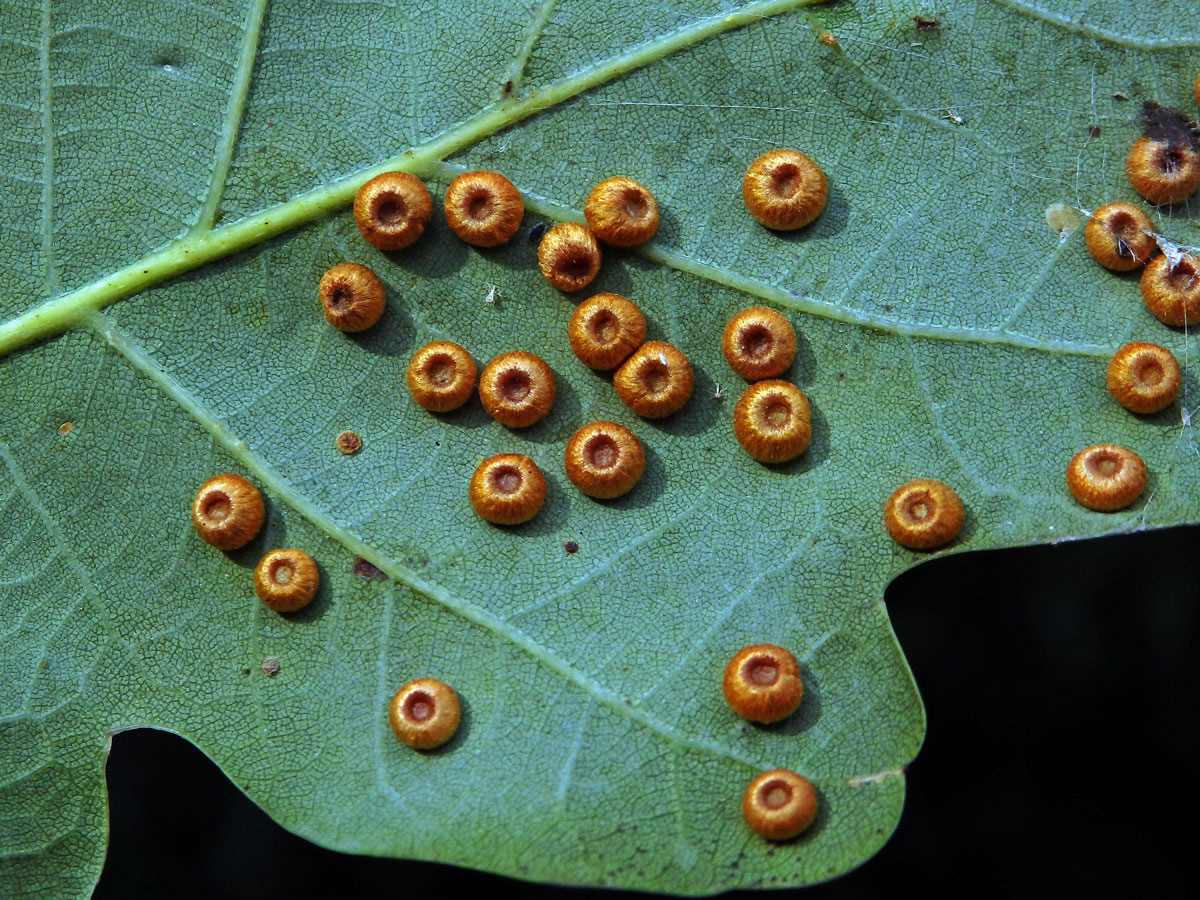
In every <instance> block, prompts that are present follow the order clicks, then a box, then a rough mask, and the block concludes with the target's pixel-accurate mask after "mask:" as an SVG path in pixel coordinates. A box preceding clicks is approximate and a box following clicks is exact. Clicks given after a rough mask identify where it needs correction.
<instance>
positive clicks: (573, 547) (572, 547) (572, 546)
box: [563, 541, 579, 553]
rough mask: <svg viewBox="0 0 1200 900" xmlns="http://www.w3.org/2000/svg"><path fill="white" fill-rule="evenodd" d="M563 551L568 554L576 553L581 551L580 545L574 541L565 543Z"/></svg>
mask: <svg viewBox="0 0 1200 900" xmlns="http://www.w3.org/2000/svg"><path fill="white" fill-rule="evenodd" d="M563 549H564V550H566V551H567V552H568V553H575V552H576V551H578V550H579V545H578V544H577V543H575V542H574V541H563Z"/></svg>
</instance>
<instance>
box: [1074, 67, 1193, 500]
mask: <svg viewBox="0 0 1200 900" xmlns="http://www.w3.org/2000/svg"><path fill="white" fill-rule="evenodd" d="M1196 92H1197V103H1200V79H1197V82H1196ZM1145 113H1146V119H1147V123H1148V126H1149V127H1148V128H1147V131H1146V133H1145V134H1144V135H1142V136H1141V137H1139V138H1138V139H1137V140H1136V141H1134V143H1133V146H1132V147H1130V150H1129V154H1128V156H1127V157H1126V160H1125V171H1126V174H1127V175H1128V176H1129V181H1130V184H1132V185H1133V187H1134V189H1135V190H1137V192H1138V193H1139V194H1141V195H1142V196H1143V197H1145V198H1146V199H1147V200H1149V201H1150V202H1151V203H1154V204H1164V203H1180V202H1183V201H1184V200H1186V199H1187V198H1188V197H1189V196H1191V195H1192V194H1193V193H1194V192H1195V190H1196V188H1197V187H1200V129H1197V126H1196V124H1195V123H1194V122H1192V121H1191V120H1189V119H1188V118H1187V117H1186V116H1183V115H1182V114H1180V113H1177V112H1175V111H1173V110H1167V109H1164V108H1163V107H1160V106H1157V105H1156V104H1149V103H1148V104H1147V105H1146V108H1145ZM1084 241H1085V243H1086V244H1087V248H1088V252H1089V253H1091V255H1092V257H1093V258H1094V259H1095V260H1096V262H1098V263H1099V264H1100V265H1102V266H1104V267H1105V268H1106V269H1110V270H1112V271H1114V272H1130V271H1133V270H1134V269H1138V268H1141V267H1143V266H1144V267H1145V268H1144V269H1143V271H1142V275H1141V278H1140V280H1139V287H1140V290H1141V294H1142V300H1143V302H1144V303H1145V304H1146V307H1147V309H1149V310H1150V312H1151V313H1153V314H1154V316H1155V318H1157V319H1158V320H1159V321H1160V322H1162V323H1163V324H1165V325H1170V326H1174V327H1179V326H1188V325H1194V324H1196V323H1197V322H1200V261H1198V260H1197V259H1196V257H1194V256H1192V255H1191V254H1189V253H1184V252H1181V251H1177V250H1175V249H1174V248H1172V250H1171V252H1168V253H1163V254H1162V255H1159V256H1156V255H1155V254H1156V253H1157V251H1158V249H1159V241H1158V237H1157V235H1156V233H1155V231H1154V226H1153V223H1151V221H1150V217H1149V216H1148V215H1146V213H1145V212H1144V211H1142V210H1141V209H1139V208H1138V207H1136V206H1134V205H1133V204H1132V203H1125V202H1115V203H1106V204H1104V205H1103V206H1101V207H1099V208H1098V209H1096V210H1095V211H1093V212H1092V214H1091V216H1090V217H1089V219H1088V223H1087V226H1086V227H1085V228H1084ZM1106 381H1107V386H1108V391H1109V393H1110V394H1112V396H1113V397H1114V398H1115V399H1116V400H1117V402H1118V403H1120V404H1121V405H1122V406H1124V407H1125V408H1126V409H1128V410H1129V411H1130V412H1133V413H1138V414H1142V415H1148V414H1151V413H1157V412H1161V411H1162V410H1164V409H1166V408H1167V407H1168V406H1170V405H1171V404H1172V403H1174V402H1175V398H1176V396H1177V395H1178V393H1179V388H1180V385H1181V382H1182V373H1181V371H1180V367H1179V362H1178V360H1176V358H1175V355H1174V354H1173V353H1172V352H1171V351H1170V350H1168V349H1167V348H1166V347H1163V346H1160V345H1159V344H1153V343H1149V342H1146V341H1135V342H1133V343H1129V344H1125V345H1124V346H1123V347H1121V348H1120V349H1119V350H1118V351H1117V352H1116V354H1115V355H1114V356H1113V358H1112V359H1111V360H1110V361H1109V364H1108V371H1107V378H1106ZM1147 478H1148V475H1147V471H1146V465H1145V463H1144V462H1143V461H1142V458H1141V457H1140V456H1139V455H1138V454H1137V453H1135V452H1134V451H1133V450H1130V449H1129V448H1128V447H1122V446H1120V445H1119V444H1096V445H1094V446H1091V447H1087V448H1085V449H1083V450H1081V451H1080V452H1079V453H1077V454H1076V455H1075V457H1074V458H1073V459H1072V460H1071V462H1070V464H1069V465H1068V467H1067V486H1068V488H1070V491H1071V493H1072V495H1074V497H1075V499H1076V500H1078V501H1079V502H1080V503H1082V504H1083V505H1084V506H1086V507H1088V508H1089V509H1094V510H1099V511H1110V510H1117V509H1123V508H1124V507H1126V506H1128V505H1129V504H1130V503H1132V502H1133V501H1134V500H1136V499H1137V498H1138V497H1139V496H1141V493H1142V491H1143V490H1145V487H1146V481H1147Z"/></svg>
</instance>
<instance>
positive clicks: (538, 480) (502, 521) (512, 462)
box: [470, 453, 546, 525]
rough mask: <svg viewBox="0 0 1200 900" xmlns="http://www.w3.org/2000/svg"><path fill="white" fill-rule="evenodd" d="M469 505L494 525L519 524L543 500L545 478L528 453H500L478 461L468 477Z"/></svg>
mask: <svg viewBox="0 0 1200 900" xmlns="http://www.w3.org/2000/svg"><path fill="white" fill-rule="evenodd" d="M470 495H471V506H473V507H474V508H475V512H477V513H478V514H479V516H480V517H481V518H482V519H485V520H486V521H488V522H491V523H493V524H495V525H520V524H521V523H522V522H528V521H529V520H530V519H532V518H533V517H534V516H536V515H537V514H538V510H540V509H541V508H542V504H543V503H544V502H546V478H545V476H543V475H542V470H541V469H539V468H538V467H537V463H535V462H534V461H533V460H532V459H530V458H529V457H528V456H523V455H521V454H517V453H501V454H499V455H497V456H492V457H489V458H488V459H485V460H484V461H483V462H481V463H480V464H479V467H478V468H477V469H476V470H475V474H474V475H472V476H471V487H470Z"/></svg>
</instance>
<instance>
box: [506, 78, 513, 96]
mask: <svg viewBox="0 0 1200 900" xmlns="http://www.w3.org/2000/svg"><path fill="white" fill-rule="evenodd" d="M512 92H513V83H512V80H511V79H510V80H508V81H506V82H504V93H506V94H511V93H512Z"/></svg>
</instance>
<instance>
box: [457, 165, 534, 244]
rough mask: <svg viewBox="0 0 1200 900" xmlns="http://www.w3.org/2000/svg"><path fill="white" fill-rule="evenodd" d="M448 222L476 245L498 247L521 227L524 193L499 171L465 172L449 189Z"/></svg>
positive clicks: (465, 239)
mask: <svg viewBox="0 0 1200 900" xmlns="http://www.w3.org/2000/svg"><path fill="white" fill-rule="evenodd" d="M443 205H444V207H445V210H446V222H447V223H448V224H449V225H450V230H451V231H453V232H454V233H455V234H457V235H458V236H459V237H460V238H461V239H462V240H464V241H466V242H467V243H468V244H473V245H475V246H476V247H498V246H499V245H500V244H503V243H505V242H507V241H508V240H509V238H511V237H512V236H513V235H514V234H516V233H517V229H519V228H520V227H521V219H522V218H523V217H524V215H525V204H524V202H523V201H522V200H521V192H520V191H518V190H517V188H516V186H515V185H514V184H513V183H512V182H511V181H509V180H508V179H507V178H505V177H504V176H503V175H501V174H500V173H499V172H463V174H461V175H459V176H458V177H457V178H455V179H454V180H453V181H452V182H450V186H449V187H447V188H446V200H445V203H444V204H443Z"/></svg>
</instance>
